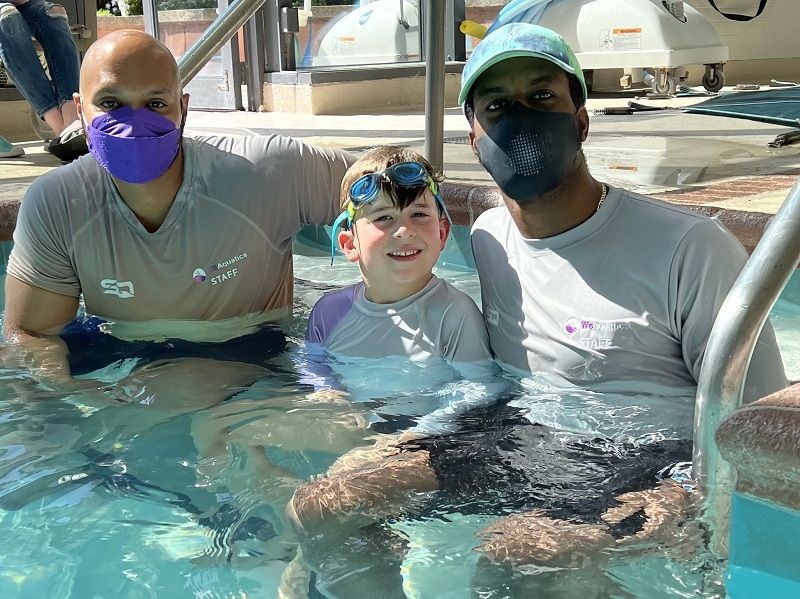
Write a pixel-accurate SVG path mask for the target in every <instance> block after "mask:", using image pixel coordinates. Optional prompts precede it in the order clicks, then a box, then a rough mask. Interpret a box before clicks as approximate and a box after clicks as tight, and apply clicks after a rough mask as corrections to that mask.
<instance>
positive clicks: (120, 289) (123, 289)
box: [100, 279, 134, 299]
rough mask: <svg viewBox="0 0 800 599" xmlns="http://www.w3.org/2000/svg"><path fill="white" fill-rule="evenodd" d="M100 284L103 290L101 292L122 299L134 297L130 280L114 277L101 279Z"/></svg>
mask: <svg viewBox="0 0 800 599" xmlns="http://www.w3.org/2000/svg"><path fill="white" fill-rule="evenodd" d="M100 286H101V287H102V288H103V289H104V290H105V291H103V293H107V294H110V295H116V296H117V297H121V298H122V299H128V298H129V297H134V295H133V283H131V282H130V281H117V280H116V279H103V280H102V281H100Z"/></svg>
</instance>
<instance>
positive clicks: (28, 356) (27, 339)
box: [3, 275, 87, 391]
mask: <svg viewBox="0 0 800 599" xmlns="http://www.w3.org/2000/svg"><path fill="white" fill-rule="evenodd" d="M77 312H78V298H77V297H72V296H68V295H62V294H59V293H54V292H52V291H48V290H46V289H42V288H41V287H36V286H34V285H30V284H28V283H24V282H22V281H20V280H19V279H17V278H15V277H13V276H12V275H8V276H6V307H5V319H4V322H3V335H4V336H5V338H6V341H7V342H8V345H9V349H10V350H11V351H10V355H11V357H12V359H13V360H15V362H16V364H17V365H18V366H22V367H23V368H26V369H28V370H30V371H31V373H32V375H33V377H34V379H36V380H37V381H38V382H40V383H42V384H43V385H45V386H47V387H51V388H53V389H58V390H63V391H75V390H81V389H85V388H87V385H86V383H85V382H84V381H79V380H78V379H75V378H73V377H72V375H71V374H70V369H69V360H68V359H67V353H68V351H67V344H66V343H65V342H64V341H63V340H62V339H61V338H60V337H59V336H58V333H59V331H60V330H61V329H62V328H63V327H64V325H66V324H67V323H69V322H70V321H71V320H72V319H73V318H75V315H76V314H77Z"/></svg>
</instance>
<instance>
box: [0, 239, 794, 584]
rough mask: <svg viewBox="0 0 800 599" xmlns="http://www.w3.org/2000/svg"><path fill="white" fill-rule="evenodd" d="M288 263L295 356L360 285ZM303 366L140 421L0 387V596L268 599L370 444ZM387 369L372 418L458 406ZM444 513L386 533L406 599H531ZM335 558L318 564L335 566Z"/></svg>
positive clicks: (636, 572)
mask: <svg viewBox="0 0 800 599" xmlns="http://www.w3.org/2000/svg"><path fill="white" fill-rule="evenodd" d="M452 243H453V242H451V244H452ZM459 243H461V244H463V238H460V239H458V238H457V241H456V245H458V244H459ZM2 249H3V251H6V252H7V251H8V246H5V247H3V248H2ZM300 249H301V252H302V254H307V255H298V256H297V259H296V264H295V275H296V276H297V277H298V278H299V279H301V282H300V283H299V284H298V286H297V291H296V296H297V309H296V311H295V313H294V314H293V315H292V317H291V318H288V319H287V320H286V321H285V322H283V323H282V324H283V326H284V329H285V330H286V331H287V333H288V334H289V335H290V336H291V337H292V338H294V339H295V340H299V339H300V338H302V335H303V333H304V330H305V319H306V317H307V314H308V311H309V310H310V307H311V306H312V305H313V303H314V302H315V301H316V299H318V297H319V296H320V295H321V294H322V293H323V292H324V288H325V287H326V286H330V285H342V284H347V283H350V282H353V281H355V280H356V279H357V277H358V273H357V270H356V269H355V267H354V266H353V265H351V264H349V263H347V262H346V261H345V260H343V259H341V258H340V259H338V260H337V262H336V265H335V267H334V268H331V267H330V258H329V257H326V251H327V248H326V247H325V245H324V243H323V244H321V246H320V248H317V249H316V250H315V249H314V248H313V244H306V245H305V246H304V247H303V248H300ZM444 261H445V262H446V263H447V264H448V267H446V268H444V267H440V269H439V271H438V274H439V275H440V276H443V277H445V278H447V279H448V280H450V281H451V282H453V283H454V284H455V285H456V286H458V287H459V288H461V289H463V290H464V291H466V292H467V293H469V294H470V295H472V296H473V297H474V298H475V299H476V301H477V300H478V295H479V287H478V282H477V277H476V276H475V274H474V272H472V271H470V270H469V269H468V268H467V266H468V265H467V264H466V263H465V262H464V260H463V258H461V252H454V253H452V254H447V255H446V256H445V259H444ZM795 279H796V280H795V281H793V282H792V284H791V285H790V287H789V288H788V289H787V291H786V293H785V294H784V297H783V298H782V300H781V302H780V303H779V304H778V306H777V307H776V310H775V312H774V314H773V321H774V323H775V326H776V330H777V331H778V336H779V341H780V343H781V346H782V349H784V350H786V351H785V352H784V353H785V355H786V357H787V359H786V363H787V370H788V372H789V375H790V377H791V378H793V379H797V378H800V367H799V366H800V362H798V360H800V348H798V347H797V346H795V345H793V344H794V343H795V340H794V339H795V337H797V334H796V332H797V331H798V329H800V308H798V305H800V301H798V300H800V279H797V277H795ZM302 356H303V354H302V350H301V348H300V347H299V346H297V345H295V346H292V347H290V351H288V352H287V354H286V355H284V356H282V357H280V358H278V359H276V360H275V364H274V372H273V373H272V374H270V375H268V376H264V377H263V378H262V379H260V380H259V381H257V382H256V383H255V384H254V385H251V386H248V387H247V388H242V389H235V390H233V391H232V392H233V393H236V394H235V397H234V398H233V399H232V400H230V401H228V402H225V403H224V404H220V405H219V406H213V407H210V408H206V409H203V410H197V411H188V412H187V413H183V414H155V415H154V414H152V413H149V412H147V413H145V416H146V417H142V414H143V413H142V412H141V411H137V410H135V409H132V408H131V407H130V406H123V407H119V408H116V407H115V408H113V409H103V410H99V411H93V410H92V409H91V408H90V407H88V406H87V405H86V403H84V402H83V401H82V399H81V397H80V396H79V395H77V396H74V397H70V398H66V399H65V398H63V397H61V396H59V395H58V394H53V393H49V392H46V391H44V390H41V389H36V388H35V387H34V386H33V385H31V382H30V381H29V380H28V377H27V375H26V374H25V373H24V372H23V371H20V370H15V369H3V370H0V535H1V536H2V538H3V540H4V549H3V551H2V552H0V597H3V598H4V599H17V598H19V599H28V598H31V599H33V598H37V599H38V598H41V597H47V598H52V599H59V598H67V597H70V598H71V597H79V598H84V597H98V598H99V597H125V598H126V599H127V598H139V597H142V598H150V597H152V598H163V597H170V598H172V597H175V598H182V597H187V598H192V597H196V598H198V599H199V598H215V597H220V598H223V597H224V598H234V597H236V598H242V597H246V598H248V599H261V598H264V599H268V598H273V597H277V596H278V587H279V585H280V584H281V576H282V574H283V573H284V571H285V569H286V568H287V564H289V563H290V562H291V560H292V558H293V556H294V554H295V547H296V543H297V540H296V538H295V537H294V536H293V534H292V531H291V530H290V529H289V528H288V527H287V526H286V525H285V522H284V521H283V518H282V516H281V514H282V506H283V505H284V504H285V501H286V499H287V498H288V497H289V496H290V494H291V492H292V489H293V488H294V487H295V486H296V485H297V484H299V482H300V481H303V480H307V479H308V478H309V477H310V476H312V475H314V474H319V473H322V472H324V471H325V470H326V469H327V467H328V466H329V465H330V464H331V463H332V462H333V461H334V460H335V459H336V457H337V456H339V455H341V454H342V453H344V452H345V451H346V450H347V449H349V448H350V447H355V446H358V445H361V444H363V443H365V440H364V435H363V429H361V428H360V426H361V425H360V424H358V423H362V422H363V421H364V420H365V419H366V420H369V416H370V412H371V408H372V407H373V405H375V406H377V405H379V402H378V401H375V402H374V404H370V402H369V401H365V402H362V403H358V404H353V403H351V402H348V401H344V402H341V401H337V399H336V398H335V397H333V398H331V397H328V396H320V395H319V394H317V393H316V390H315V389H314V387H313V386H310V385H309V384H308V383H307V382H304V381H303V380H302V378H301V377H299V376H298V375H297V370H298V368H299V367H301V366H302ZM398 368H400V366H398V365H397V364H387V365H385V367H384V370H381V367H380V366H376V367H374V368H373V369H369V370H368V371H364V372H359V373H358V376H359V377H360V378H359V379H358V380H359V381H362V382H363V387H364V389H368V388H369V382H370V380H371V381H372V385H373V386H374V387H375V389H376V391H375V392H374V393H373V395H374V396H376V397H379V398H380V405H381V407H382V408H385V407H386V405H387V404H389V403H391V402H394V403H393V404H392V405H393V406H395V407H398V409H401V408H402V409H409V408H408V406H409V404H413V405H412V408H410V409H411V410H412V412H411V413H418V412H419V411H420V410H426V409H431V407H432V406H435V405H436V403H437V402H438V401H441V398H442V397H443V396H444V395H446V394H453V393H459V392H462V391H463V389H461V388H460V387H459V385H461V383H460V382H459V381H458V380H456V379H454V377H453V374H452V373H451V372H449V371H447V370H440V369H438V368H437V367H434V366H431V367H427V366H425V365H418V367H413V366H409V367H408V369H407V370H402V371H400V370H398ZM106 374H107V375H108V376H109V377H111V376H113V375H114V372H109V373H106ZM215 374H217V373H216V372H214V371H211V372H209V373H208V375H209V376H211V377H212V378H213V376H214V375H215ZM192 376H196V373H192ZM375 381H380V382H379V383H377V384H376V383H375ZM392 381H397V383H398V384H397V385H394V384H392ZM415 381H416V383H415ZM187 382H191V383H194V382H196V380H192V381H187ZM513 382H514V384H515V385H516V391H515V402H516V403H517V405H519V406H522V407H524V408H525V409H526V410H527V413H528V415H529V417H530V418H531V419H535V420H537V421H539V422H542V423H544V424H547V425H549V426H552V427H553V428H556V429H559V430H563V431H564V434H574V435H583V436H586V437H592V436H614V438H615V439H616V440H621V441H643V440H647V439H651V438H660V437H666V438H671V437H677V438H687V437H686V435H688V434H691V421H692V400H691V398H686V397H680V396H674V395H673V396H665V395H661V394H659V393H657V391H658V390H654V389H650V390H647V389H644V390H643V392H642V393H639V394H637V395H630V394H629V395H622V394H610V393H606V394H604V393H598V392H590V391H585V390H580V389H574V388H564V387H558V386H556V385H554V384H553V383H552V382H551V381H544V380H540V379H526V380H521V381H513ZM400 383H402V384H400ZM354 384H355V383H354ZM415 388H416V389H417V391H416V392H413V393H412V392H411V391H410V389H415ZM179 392H180V390H176V394H179ZM391 394H394V396H393V397H392V396H391ZM412 400H413V401H412ZM419 406H423V407H422V408H420V407H419ZM425 406H427V407H425ZM133 407H134V408H135V406H133ZM354 423H355V424H354ZM198 431H215V432H216V433H218V434H219V435H221V436H222V438H224V440H225V443H224V444H223V447H222V449H221V450H219V448H216V449H217V450H219V451H214V448H208V447H205V448H199V447H198V446H197V443H196V441H195V439H197V438H198ZM341 431H346V432H347V434H339V433H340V432H341ZM193 433H194V438H193ZM351 433H352V434H351ZM199 437H200V438H204V439H209V438H212V437H214V436H213V435H212V434H200V435H199ZM214 438H216V437H214ZM254 448H255V450H254ZM259 454H260V455H259ZM209 456H211V457H209ZM262 456H266V457H267V458H269V459H268V460H263V459H261V457H262ZM442 514H443V515H441V516H439V517H427V518H423V519H417V520H406V521H404V520H399V521H397V522H392V523H390V524H388V525H387V527H386V528H387V530H388V531H389V532H390V533H391V534H392V535H395V536H396V537H397V538H400V539H403V541H404V543H405V545H406V547H407V551H406V553H405V555H404V556H403V557H402V559H401V560H400V568H401V571H402V574H403V577H404V579H405V589H406V594H407V596H408V597H412V598H420V599H422V598H433V597H436V598H442V599H460V598H467V597H470V596H480V597H493V598H500V597H515V598H516V597H523V596H524V597H528V596H533V595H532V594H531V593H532V592H533V591H531V590H530V589H531V585H532V586H533V587H535V586H536V582H535V581H536V580H538V579H539V577H541V576H542V575H543V573H542V572H540V571H531V570H530V569H528V570H524V569H523V570H522V572H521V575H518V576H517V577H516V578H515V580H514V581H510V580H507V579H504V578H502V576H501V577H500V578H499V579H496V578H481V575H480V574H476V571H478V570H477V569H478V567H479V564H478V557H479V556H478V554H477V553H476V552H475V551H474V550H473V549H474V547H475V546H476V544H477V543H478V541H477V537H476V532H477V531H479V530H480V529H481V528H482V527H483V526H485V525H486V524H487V522H488V521H489V519H488V518H487V517H485V516H459V515H458V514H452V513H447V511H446V506H443V511H442ZM340 558H341V556H340V555H339V554H338V552H335V551H334V552H332V553H331V556H330V560H331V561H335V560H337V559H340ZM724 566H725V564H723V563H719V562H718V561H717V560H715V559H714V558H713V557H712V556H710V555H708V554H706V553H702V552H701V553H695V554H681V555H676V554H675V553H674V552H673V551H671V550H664V549H660V548H656V547H634V548H630V549H629V550H626V551H621V550H616V551H613V552H609V553H608V554H606V555H605V556H604V565H603V567H602V569H600V570H598V572H597V573H596V576H597V577H598V579H597V580H590V581H589V582H588V583H587V581H586V579H585V577H584V578H581V576H578V577H577V578H578V579H579V580H576V581H573V580H572V579H573V578H576V577H575V576H572V575H574V574H576V573H575V572H569V571H567V572H565V573H564V574H565V576H564V580H561V581H558V582H557V583H554V582H553V573H552V572H550V573H546V575H547V576H548V580H549V582H548V584H549V585H550V586H549V587H548V588H549V589H550V591H551V594H550V595H548V596H552V597H577V596H580V597H591V596H592V595H591V594H590V592H589V591H587V590H586V589H587V586H586V585H587V584H588V585H589V586H588V588H589V589H593V590H591V592H593V593H595V595H594V596H596V597H598V598H599V597H612V596H613V597H625V598H630V597H635V598H641V599H661V598H672V597H705V598H709V599H710V598H722V597H724V596H725V595H724V591H723V588H722V578H723V570H724ZM578 574H582V573H581V572H578ZM493 576H496V574H493ZM369 578H370V577H369V572H366V573H364V580H368V579H369ZM526 581H527V582H526ZM530 581H533V582H530ZM284 582H285V581H284ZM365 584H366V583H365ZM553 585H555V586H553ZM570 585H574V586H570ZM318 586H319V588H323V587H324V585H322V584H319V585H318ZM556 587H557V588H558V589H559V590H555V589H556ZM519 589H526V590H525V591H520V590H519ZM520 592H524V593H525V594H524V595H521V594H519V593H520ZM558 593H561V594H558ZM360 596H364V597H384V596H386V597H388V596H391V595H390V593H389V591H388V586H387V588H383V587H381V588H380V590H379V589H377V588H369V587H365V588H363V595H360ZM348 599H350V598H348ZM352 599H355V597H353V598H352Z"/></svg>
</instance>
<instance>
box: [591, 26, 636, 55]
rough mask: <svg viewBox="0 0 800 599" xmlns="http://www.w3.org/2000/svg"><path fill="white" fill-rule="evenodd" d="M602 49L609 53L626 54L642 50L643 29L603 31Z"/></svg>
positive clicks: (601, 37)
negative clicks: (629, 51)
mask: <svg viewBox="0 0 800 599" xmlns="http://www.w3.org/2000/svg"><path fill="white" fill-rule="evenodd" d="M600 49H601V50H605V51H607V52H624V51H626V50H641V49H642V28H641V27H629V28H627V29H601V30H600Z"/></svg>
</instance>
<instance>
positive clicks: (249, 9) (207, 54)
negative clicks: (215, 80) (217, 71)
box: [178, 0, 266, 85]
mask: <svg viewBox="0 0 800 599" xmlns="http://www.w3.org/2000/svg"><path fill="white" fill-rule="evenodd" d="M264 2H266V0H236V2H234V3H233V4H231V5H230V6H229V7H228V9H227V10H226V11H225V12H223V13H222V14H221V15H219V16H218V17H217V18H216V19H215V20H214V22H213V23H211V25H209V26H208V29H206V30H205V31H204V32H203V34H202V35H201V36H200V37H199V38H197V41H196V42H195V43H194V44H192V46H191V48H189V49H188V50H187V51H186V52H185V53H184V55H183V56H181V57H180V59H179V60H178V70H179V72H180V75H181V84H182V85H187V84H188V83H189V82H190V81H191V80H192V79H193V78H194V76H195V75H197V73H199V72H200V71H201V70H202V69H203V67H204V66H205V65H206V63H207V62H208V61H209V60H211V58H212V57H213V56H214V55H215V54H216V53H217V52H218V51H219V49H220V48H222V46H223V45H225V43H227V42H228V40H230V39H231V38H232V37H233V35H234V34H235V33H236V32H237V31H238V30H239V28H240V27H241V26H242V25H244V24H245V23H246V22H247V20H248V19H249V18H250V17H252V16H253V15H254V14H255V13H256V11H257V10H258V9H259V8H261V6H262V5H263V4H264Z"/></svg>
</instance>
